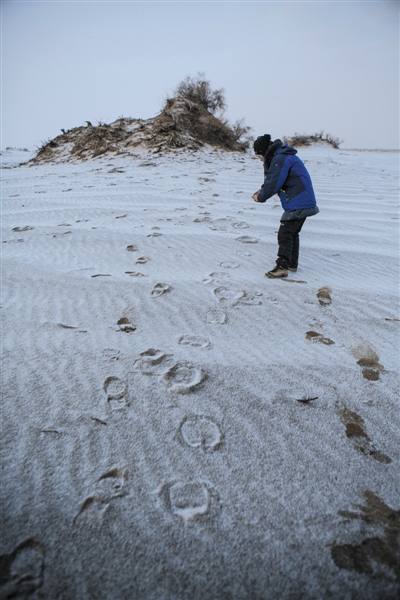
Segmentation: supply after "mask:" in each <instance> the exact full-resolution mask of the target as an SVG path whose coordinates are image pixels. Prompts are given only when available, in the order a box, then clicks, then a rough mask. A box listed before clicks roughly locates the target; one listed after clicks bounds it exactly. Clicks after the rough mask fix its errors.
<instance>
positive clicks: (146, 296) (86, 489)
mask: <svg viewBox="0 0 400 600" xmlns="http://www.w3.org/2000/svg"><path fill="white" fill-rule="evenodd" d="M299 156H300V157H301V158H302V159H303V160H304V161H305V163H306V165H307V167H308V169H309V171H310V173H311V176H312V179H313V182H314V185H315V190H316V194H317V200H318V205H319V207H320V211H321V212H320V214H319V215H317V216H315V217H313V218H310V219H308V220H307V222H306V224H305V226H304V229H303V231H302V234H301V250H300V266H299V269H298V271H297V273H291V274H290V276H289V278H288V279H287V280H278V281H274V280H269V279H267V278H266V277H265V276H264V272H265V271H266V270H267V269H270V268H271V267H272V266H273V265H274V261H275V257H276V250H277V243H276V231H277V229H278V226H279V218H280V215H281V207H280V204H279V201H278V199H277V198H273V199H271V200H269V201H268V203H267V204H266V205H257V204H255V203H254V202H253V201H252V200H251V195H252V193H253V192H254V191H255V190H256V189H258V188H259V187H260V185H261V183H262V165H261V164H260V162H259V161H258V160H257V159H255V158H253V157H251V156H242V155H240V154H230V153H223V152H221V151H211V150H207V151H204V152H199V153H197V154H193V155H189V154H177V155H174V156H161V157H153V156H149V155H146V154H143V156H141V157H138V158H136V159H132V158H129V157H123V156H120V157H115V158H114V157H112V158H110V157H105V158H103V159H98V160H92V161H88V162H85V163H72V164H71V163H70V164H58V165H41V166H27V165H24V166H21V167H18V168H11V167H12V162H13V160H14V162H15V160H16V159H18V158H19V155H18V154H17V153H16V152H14V153H12V152H11V153H10V152H9V153H5V154H4V156H3V157H2V159H3V167H9V168H5V169H4V170H3V172H2V173H3V188H2V195H3V220H2V242H3V243H2V266H3V299H2V322H3V351H2V355H3V408H2V420H3V485H2V534H3V535H2V549H1V552H2V557H1V584H2V587H1V590H2V592H1V594H2V597H4V598H11V597H13V598H14V597H16V598H28V597H29V598H35V597H37V598H52V599H56V598H57V599H65V600H66V599H77V598H79V599H86V598H93V599H98V598H107V599H114V598H115V599H125V598H126V599H132V598H140V599H154V600H161V599H165V600H167V599H168V600H170V599H171V600H172V599H179V600H183V599H191V600H193V599H197V598H198V599H215V598H227V599H228V598H232V599H235V600H236V599H241V598H248V599H261V598H263V599H264V598H265V599H269V600H270V599H275V598H279V599H290V600H292V599H300V598H301V599H307V600H308V599H323V598H335V599H336V598H341V599H344V598H346V599H347V598H349V599H350V598H352V599H355V598H365V599H376V598H385V599H391V598H393V599H395V598H398V597H399V596H398V594H399V593H400V562H399V543H400V542H399V536H400V533H399V532H400V516H399V515H400V513H399V512H398V511H399V509H400V475H399V473H400V468H399V462H400V444H399V431H400V413H399V401H398V389H399V388H398V386H399V378H398V359H399V345H398V343H399V325H400V322H399V312H398V289H399V288H398V254H399V220H398V219H399V211H398V198H399V197H398V154H397V153H395V152H393V153H391V152H355V151H344V150H333V149H331V148H330V147H327V146H320V147H314V148H309V149H304V150H302V151H301V152H299ZM301 400H303V401H301ZM307 400H310V401H308V402H307Z"/></svg>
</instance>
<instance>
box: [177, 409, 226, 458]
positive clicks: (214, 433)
mask: <svg viewBox="0 0 400 600" xmlns="http://www.w3.org/2000/svg"><path fill="white" fill-rule="evenodd" d="M178 439H179V440H180V441H181V442H182V443H184V444H186V445H187V446H189V447H190V448H201V449H203V450H217V448H219V447H220V446H221V444H222V442H223V435H222V433H221V430H220V428H219V427H218V425H217V424H216V423H215V422H214V421H213V420H212V419H211V418H210V417H204V416H201V415H192V416H189V417H185V418H184V419H183V421H182V423H181V424H180V426H179V432H178Z"/></svg>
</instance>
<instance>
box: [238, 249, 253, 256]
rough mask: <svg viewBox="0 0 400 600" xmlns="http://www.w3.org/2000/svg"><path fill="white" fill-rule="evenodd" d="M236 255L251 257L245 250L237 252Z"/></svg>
mask: <svg viewBox="0 0 400 600" xmlns="http://www.w3.org/2000/svg"><path fill="white" fill-rule="evenodd" d="M236 254H237V255H238V256H251V254H250V252H245V251H244V250H236Z"/></svg>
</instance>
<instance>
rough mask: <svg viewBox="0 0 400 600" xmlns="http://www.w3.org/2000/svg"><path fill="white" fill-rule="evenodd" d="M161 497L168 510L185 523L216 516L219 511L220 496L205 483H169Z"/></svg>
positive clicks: (162, 490)
mask: <svg viewBox="0 0 400 600" xmlns="http://www.w3.org/2000/svg"><path fill="white" fill-rule="evenodd" d="M160 497H161V500H162V501H163V503H164V506H165V507H166V508H167V510H169V511H170V512H171V513H172V514H173V515H175V516H177V517H179V518H181V519H182V520H183V521H184V523H187V522H188V521H194V520H198V519H204V518H205V517H207V516H215V515H216V513H217V512H218V510H219V497H218V494H216V492H215V491H214V489H213V488H212V486H210V485H209V484H208V483H205V482H203V481H187V482H183V481H173V482H170V483H167V484H166V485H165V486H163V487H162V489H161V493H160Z"/></svg>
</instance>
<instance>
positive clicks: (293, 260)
mask: <svg viewBox="0 0 400 600" xmlns="http://www.w3.org/2000/svg"><path fill="white" fill-rule="evenodd" d="M253 148H254V152H255V154H256V156H258V157H259V158H260V160H262V161H263V163H264V183H263V185H262V187H261V189H260V190H258V191H257V192H255V193H254V194H253V196H252V198H253V200H254V201H255V202H266V201H267V200H268V198H271V197H272V196H274V195H275V194H278V196H279V198H280V201H281V204H282V208H283V210H284V213H283V215H282V217H281V223H280V227H279V231H278V246H279V249H278V258H277V260H276V266H275V267H274V268H273V269H272V270H271V271H268V272H267V273H265V275H266V276H267V277H270V278H275V277H287V276H288V271H294V272H295V271H297V265H298V260H299V233H300V231H301V228H302V227H303V225H304V222H305V220H306V218H307V217H311V216H312V215H316V214H317V213H318V212H319V208H318V206H317V203H316V199H315V194H314V189H313V185H312V182H311V177H310V175H309V173H308V171H307V169H306V167H305V166H304V163H303V162H302V161H301V160H300V159H299V158H298V157H297V156H296V154H297V150H295V149H294V148H292V147H291V146H288V145H287V144H284V143H283V142H282V141H281V140H279V139H277V140H274V141H272V140H271V136H270V135H269V134H265V135H261V136H259V137H258V138H257V139H256V140H255V142H254V144H253Z"/></svg>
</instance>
